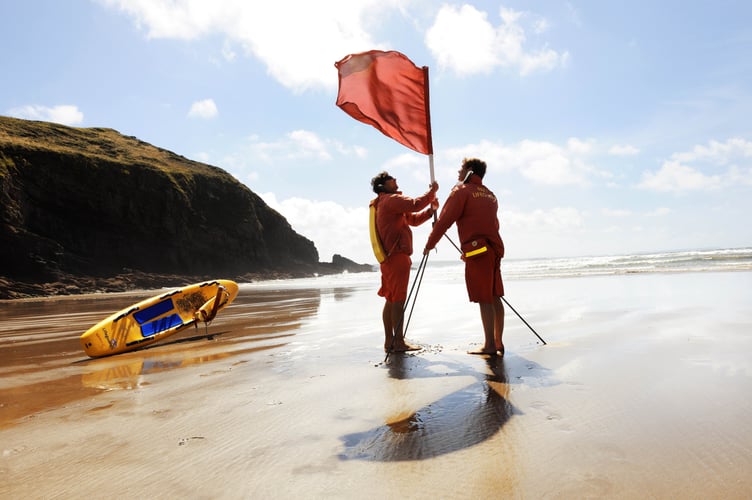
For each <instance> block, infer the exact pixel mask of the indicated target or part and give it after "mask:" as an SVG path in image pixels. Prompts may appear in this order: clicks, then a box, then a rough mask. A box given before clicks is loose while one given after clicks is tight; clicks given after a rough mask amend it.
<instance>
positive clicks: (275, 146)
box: [250, 130, 338, 162]
mask: <svg viewBox="0 0 752 500" xmlns="http://www.w3.org/2000/svg"><path fill="white" fill-rule="evenodd" d="M251 141H252V142H251V145H250V149H251V153H252V154H253V155H254V156H255V157H256V158H258V159H259V160H263V161H265V162H268V161H271V160H272V159H274V158H283V159H285V160H298V159H318V160H329V159H331V153H330V152H329V147H330V144H329V143H328V142H326V141H324V140H322V139H321V138H320V137H319V136H318V135H317V134H315V133H314V132H311V131H308V130H294V131H292V132H289V133H287V134H286V135H285V138H284V139H280V140H278V141H273V142H262V141H260V140H259V138H258V137H257V136H254V137H251ZM335 147H337V148H338V146H337V145H335Z"/></svg>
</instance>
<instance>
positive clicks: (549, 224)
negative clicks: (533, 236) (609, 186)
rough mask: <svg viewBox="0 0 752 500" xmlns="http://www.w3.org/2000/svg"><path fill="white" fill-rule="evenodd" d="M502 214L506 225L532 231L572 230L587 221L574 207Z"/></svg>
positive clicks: (505, 212)
mask: <svg viewBox="0 0 752 500" xmlns="http://www.w3.org/2000/svg"><path fill="white" fill-rule="evenodd" d="M500 216H501V218H502V219H503V221H502V223H503V225H504V226H505V227H509V228H515V227H516V228H522V229H525V230H526V231H529V232H531V233H532V232H540V231H552V230H553V231H560V232H562V231H571V230H572V229H577V228H581V227H583V225H584V223H585V217H584V215H583V214H582V212H580V211H579V210H577V209H576V208H572V207H557V208H552V209H547V210H543V209H538V210H533V211H532V212H527V213H525V212H517V211H514V210H506V211H504V212H502V213H501V214H500Z"/></svg>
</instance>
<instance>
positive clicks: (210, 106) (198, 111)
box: [188, 99, 218, 119]
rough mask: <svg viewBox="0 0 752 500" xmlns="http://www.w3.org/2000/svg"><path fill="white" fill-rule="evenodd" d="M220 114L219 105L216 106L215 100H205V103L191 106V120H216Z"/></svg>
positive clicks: (197, 102)
mask: <svg viewBox="0 0 752 500" xmlns="http://www.w3.org/2000/svg"><path fill="white" fill-rule="evenodd" d="M217 114H218V111H217V105H216V104H214V99H204V100H203V101H196V102H194V103H193V104H191V110H190V111H188V116H189V117H190V118H204V119H209V118H214V117H216V116H217Z"/></svg>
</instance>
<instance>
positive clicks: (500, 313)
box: [493, 297, 504, 355]
mask: <svg viewBox="0 0 752 500" xmlns="http://www.w3.org/2000/svg"><path fill="white" fill-rule="evenodd" d="M493 308H494V345H495V346H496V350H497V351H499V352H500V353H501V354H502V355H503V354H504V339H503V336H504V304H503V303H502V302H501V298H500V297H494V302H493Z"/></svg>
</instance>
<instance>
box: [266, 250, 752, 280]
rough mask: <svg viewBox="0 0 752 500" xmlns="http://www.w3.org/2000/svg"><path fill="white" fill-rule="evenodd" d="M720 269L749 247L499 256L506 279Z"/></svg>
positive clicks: (432, 271) (438, 272)
mask: <svg viewBox="0 0 752 500" xmlns="http://www.w3.org/2000/svg"><path fill="white" fill-rule="evenodd" d="M421 257H422V256H417V255H414V256H413V272H414V273H415V272H417V271H419V270H420V267H421V266H420V264H421V262H422V261H421V260H420V258H421ZM722 271H752V247H746V248H719V249H704V250H678V251H668V252H646V253H634V254H621V255H603V256H584V257H554V258H535V259H513V258H505V259H504V260H503V261H502V274H503V276H504V279H505V280H506V279H515V280H520V279H531V280H532V279H551V278H577V277H587V276H608V275H629V274H644V273H689V272H722ZM422 272H423V274H424V275H426V276H432V277H433V279H438V280H440V281H450V282H451V281H461V280H463V279H464V278H463V276H464V264H463V262H462V261H460V260H459V259H458V260H455V261H441V260H435V261H432V260H431V259H430V255H429V258H428V259H427V261H426V265H425V269H424V270H423V271H422ZM378 279H379V272H378V267H377V266H374V271H373V272H370V273H369V272H366V273H343V274H338V275H327V276H318V277H315V278H302V279H292V280H271V281H265V282H257V283H254V287H255V288H258V287H264V286H268V287H275V288H278V287H282V288H298V287H310V286H316V287H321V286H324V287H326V286H334V287H336V286H350V285H351V286H357V285H359V284H363V283H373V282H374V281H378Z"/></svg>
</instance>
